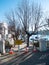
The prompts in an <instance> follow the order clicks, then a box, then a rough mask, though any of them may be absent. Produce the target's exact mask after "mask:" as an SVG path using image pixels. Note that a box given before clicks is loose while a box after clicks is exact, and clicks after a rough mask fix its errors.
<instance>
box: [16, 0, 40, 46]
mask: <svg viewBox="0 0 49 65" xmlns="http://www.w3.org/2000/svg"><path fill="white" fill-rule="evenodd" d="M22 2H23V3H21V6H19V7H18V11H16V15H17V16H18V19H19V21H20V22H21V23H22V25H23V28H24V31H25V33H26V34H27V47H28V46H29V37H30V36H31V35H32V34H35V33H36V31H37V28H38V27H37V26H38V23H39V20H40V18H41V17H40V16H41V9H40V6H39V7H38V6H37V8H35V6H34V4H32V5H31V6H30V5H29V1H28V0H24V1H22ZM34 22H35V30H34V31H32V33H31V32H29V24H30V23H31V24H33V23H34Z"/></svg>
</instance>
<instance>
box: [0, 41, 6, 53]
mask: <svg viewBox="0 0 49 65" xmlns="http://www.w3.org/2000/svg"><path fill="white" fill-rule="evenodd" d="M0 52H1V53H5V41H4V40H0Z"/></svg>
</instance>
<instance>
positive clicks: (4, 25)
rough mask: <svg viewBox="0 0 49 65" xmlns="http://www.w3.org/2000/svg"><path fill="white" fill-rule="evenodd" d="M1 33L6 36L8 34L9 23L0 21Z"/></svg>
mask: <svg viewBox="0 0 49 65" xmlns="http://www.w3.org/2000/svg"><path fill="white" fill-rule="evenodd" d="M0 34H1V35H2V37H4V38H5V37H6V35H7V34H8V25H7V23H0Z"/></svg>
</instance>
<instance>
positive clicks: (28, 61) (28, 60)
mask: <svg viewBox="0 0 49 65" xmlns="http://www.w3.org/2000/svg"><path fill="white" fill-rule="evenodd" d="M0 65H49V50H48V51H45V52H32V51H29V52H28V53H23V54H21V55H20V56H18V57H17V56H15V58H13V59H11V60H10V61H8V62H4V63H3V64H0Z"/></svg>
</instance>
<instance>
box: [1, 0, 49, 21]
mask: <svg viewBox="0 0 49 65" xmlns="http://www.w3.org/2000/svg"><path fill="white" fill-rule="evenodd" d="M31 1H34V2H35V3H38V4H41V7H42V9H43V11H44V12H46V14H48V13H49V0H30V3H31ZM20 3H21V0H0V21H3V20H5V16H4V15H5V13H8V12H9V11H10V10H11V9H15V8H16V7H17V4H20Z"/></svg>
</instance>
